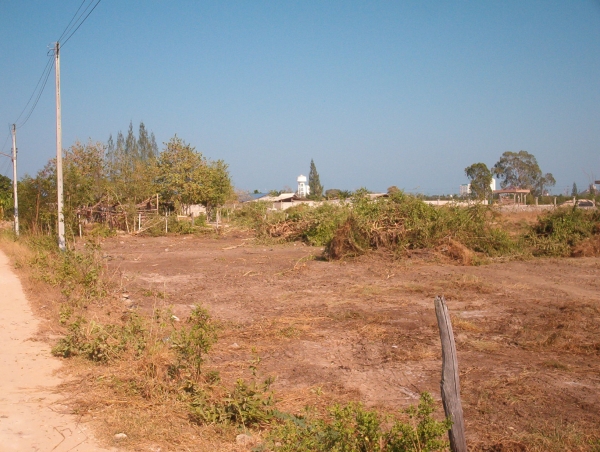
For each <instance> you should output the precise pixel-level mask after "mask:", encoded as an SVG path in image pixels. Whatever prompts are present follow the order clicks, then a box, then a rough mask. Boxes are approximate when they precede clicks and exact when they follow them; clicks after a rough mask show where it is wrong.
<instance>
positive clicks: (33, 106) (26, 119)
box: [16, 58, 54, 129]
mask: <svg viewBox="0 0 600 452" xmlns="http://www.w3.org/2000/svg"><path fill="white" fill-rule="evenodd" d="M50 63H51V64H49V65H47V66H46V69H45V71H46V76H45V78H44V83H43V84H42V87H41V88H40V90H39V92H38V95H37V97H36V99H35V102H34V103H33V105H32V106H31V109H30V110H29V113H28V114H27V116H26V117H25V119H24V120H23V121H22V122H21V123H19V124H18V125H17V126H16V127H17V128H18V129H20V128H21V127H23V126H24V125H25V124H26V123H27V121H28V120H29V118H30V117H31V114H32V113H33V110H35V107H36V106H37V104H38V102H39V100H40V97H42V93H43V92H44V88H45V87H46V83H48V78H49V77H50V73H51V72H52V68H53V67H54V58H50ZM43 75H44V74H42V76H43ZM40 80H41V79H40Z"/></svg>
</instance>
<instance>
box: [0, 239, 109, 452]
mask: <svg viewBox="0 0 600 452" xmlns="http://www.w3.org/2000/svg"><path fill="white" fill-rule="evenodd" d="M38 326H39V321H38V320H37V319H36V318H35V317H34V315H33V312H32V311H31V308H30V306H29V303H28V301H27V299H26V298H25V294H24V292H23V288H22V286H21V283H20V281H19V279H18V278H17V276H16V275H15V273H14V272H13V271H12V269H11V268H10V265H9V261H8V258H7V257H6V255H5V254H4V253H2V252H1V251H0V451H2V452H9V451H42V452H50V451H52V452H67V451H70V452H83V451H86V452H87V451H108V450H109V449H103V448H101V447H99V446H97V444H96V442H95V441H94V439H93V437H92V435H91V432H90V431H89V430H88V429H87V428H86V426H85V425H83V424H79V423H78V422H77V418H76V417H75V416H74V415H71V414H69V413H68V409H67V407H66V406H64V405H62V404H61V396H60V395H59V394H57V393H56V387H57V386H58V385H59V384H60V383H61V379H59V378H57V377H56V376H55V375H54V371H55V370H56V369H58V368H59V367H60V365H61V363H60V361H59V360H58V359H56V358H53V357H52V356H51V355H50V347H49V346H48V345H47V344H45V343H43V342H37V341H32V340H30V339H31V338H32V337H33V336H34V334H35V333H36V331H37V329H38ZM110 450H112V451H115V450H117V449H110Z"/></svg>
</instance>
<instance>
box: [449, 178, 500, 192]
mask: <svg viewBox="0 0 600 452" xmlns="http://www.w3.org/2000/svg"><path fill="white" fill-rule="evenodd" d="M490 190H491V191H492V192H494V191H495V190H496V179H494V178H493V177H492V182H491V183H490ZM458 194H459V195H460V196H468V195H470V194H471V184H461V186H460V188H459V191H458Z"/></svg>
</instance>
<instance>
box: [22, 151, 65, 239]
mask: <svg viewBox="0 0 600 452" xmlns="http://www.w3.org/2000/svg"><path fill="white" fill-rule="evenodd" d="M17 189H18V190H19V217H20V223H21V225H22V226H23V228H25V229H29V230H31V231H32V232H34V233H37V232H42V231H44V232H50V231H55V230H56V224H57V223H56V222H57V211H56V160H55V159H52V160H50V161H49V162H48V163H46V165H45V166H44V168H42V169H41V170H40V171H38V173H37V174H36V176H35V177H31V176H29V175H27V174H26V175H25V176H23V178H22V179H21V180H20V181H19V183H18V187H17Z"/></svg>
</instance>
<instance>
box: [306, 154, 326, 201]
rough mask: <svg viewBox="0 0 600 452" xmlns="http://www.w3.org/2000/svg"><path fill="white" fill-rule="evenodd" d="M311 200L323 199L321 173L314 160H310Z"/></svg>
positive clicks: (309, 186) (309, 183)
mask: <svg viewBox="0 0 600 452" xmlns="http://www.w3.org/2000/svg"><path fill="white" fill-rule="evenodd" d="M308 189H309V198H311V199H321V198H322V197H323V186H322V185H321V180H320V179H319V173H318V172H317V167H316V165H315V162H314V160H313V159H310V171H309V173H308Z"/></svg>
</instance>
